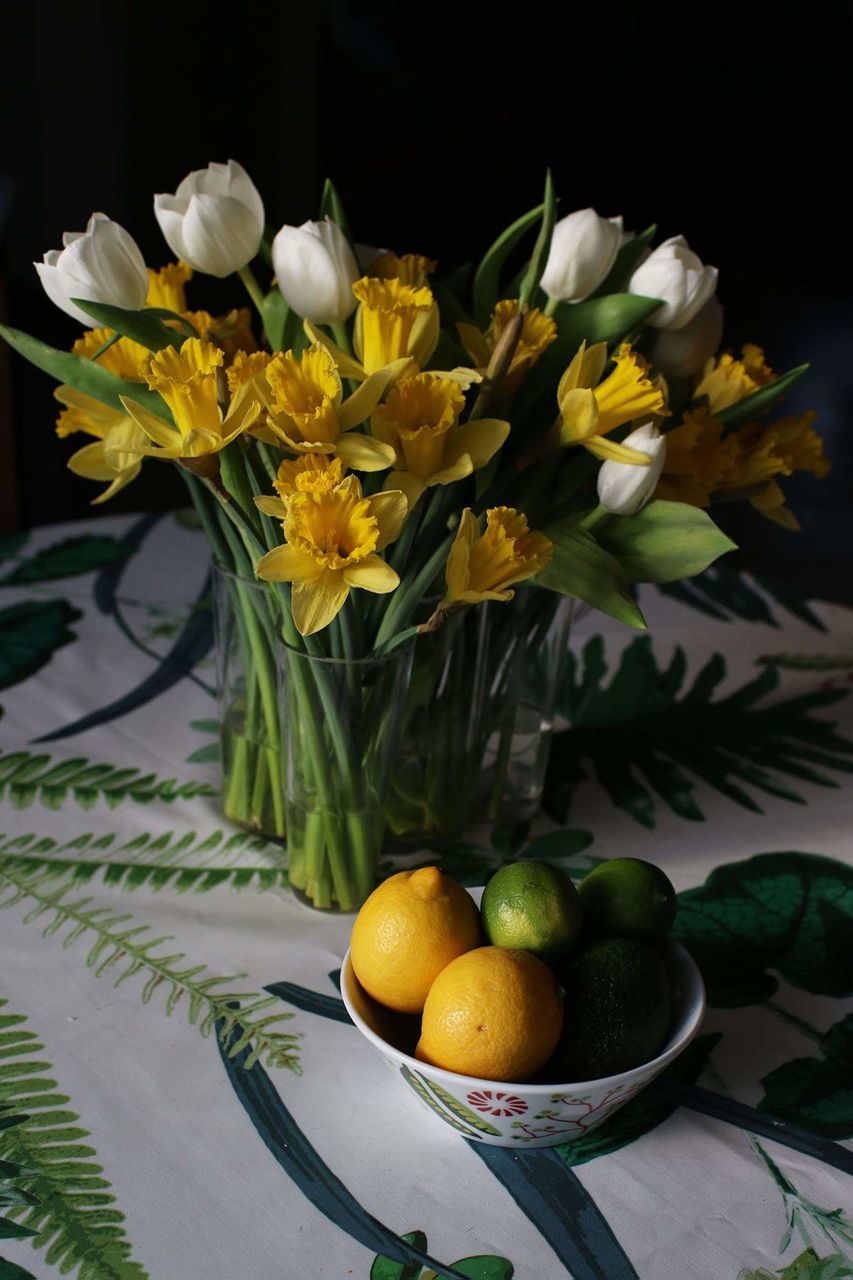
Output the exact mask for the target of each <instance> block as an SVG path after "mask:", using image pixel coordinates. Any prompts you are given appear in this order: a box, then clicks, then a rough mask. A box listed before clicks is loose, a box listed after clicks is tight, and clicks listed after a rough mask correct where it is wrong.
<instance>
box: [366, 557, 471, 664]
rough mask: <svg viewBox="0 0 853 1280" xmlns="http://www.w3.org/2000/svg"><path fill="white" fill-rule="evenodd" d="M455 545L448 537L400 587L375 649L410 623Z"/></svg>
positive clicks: (378, 635) (390, 606) (381, 626)
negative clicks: (407, 581) (405, 583)
mask: <svg viewBox="0 0 853 1280" xmlns="http://www.w3.org/2000/svg"><path fill="white" fill-rule="evenodd" d="M452 545H453V537H452V535H451V536H448V537H447V538H445V539H444V541H443V542H442V543H441V544H440V545H439V546H438V547H436V549H435V551H434V552H433V553H432V555H431V556H430V558H429V560H428V561H427V562H426V564H425V565H424V567H423V569H421V571H420V573H417V574H415V575H414V577H413V578H412V580H411V582H410V583H409V584H408V585H407V586H404V585H402V584H401V585H400V586H399V587H398V588H397V590H396V591H395V592H394V595H393V596H392V597H391V600H390V602H389V605H388V608H387V609H386V610H385V615H384V617H383V619H382V622H381V624H380V626H379V630H378V631H377V633H376V639H375V641H374V645H373V647H374V649H378V648H379V646H380V645H382V644H385V642H386V641H388V640H390V639H391V637H392V636H393V635H394V634H395V632H396V631H397V629H398V627H400V626H402V625H404V624H405V623H407V622H408V621H409V618H410V617H411V615H412V611H413V610H414V609H415V607H416V605H417V604H418V603H419V602H420V599H421V596H423V595H425V594H426V592H427V589H428V588H429V586H430V584H431V583H432V580H433V578H435V576H436V574H437V573H438V571H439V569H440V568H441V566H442V565H443V564H444V563H445V561H446V560H447V555H448V552H449V551H450V548H451V546H452Z"/></svg>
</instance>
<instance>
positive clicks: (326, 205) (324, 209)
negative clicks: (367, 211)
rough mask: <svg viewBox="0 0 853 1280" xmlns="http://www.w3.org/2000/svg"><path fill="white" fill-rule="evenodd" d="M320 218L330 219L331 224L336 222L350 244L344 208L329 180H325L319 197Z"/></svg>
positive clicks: (350, 238) (350, 237) (333, 185)
mask: <svg viewBox="0 0 853 1280" xmlns="http://www.w3.org/2000/svg"><path fill="white" fill-rule="evenodd" d="M320 217H321V218H331V220H332V222H336V223H337V224H338V226H339V227H340V229H341V231H343V233H344V235H345V236H346V238H347V240H349V241H350V243H352V236H351V234H350V228H349V221H348V219H347V215H346V213H345V212H344V206H343V204H342V202H341V198H340V196H339V195H338V192H337V188H336V187H335V184H334V183H333V182H332V179H331V178H327V179H326V181H325V182H324V183H323V194H322V196H321V197H320Z"/></svg>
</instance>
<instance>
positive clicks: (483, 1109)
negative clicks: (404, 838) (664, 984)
mask: <svg viewBox="0 0 853 1280" xmlns="http://www.w3.org/2000/svg"><path fill="white" fill-rule="evenodd" d="M481 893H482V890H474V891H473V893H472V895H471V896H472V897H474V898H475V899H476V900H477V901H479V898H480V895H481ZM667 968H668V970H669V977H670V982H671V985H672V992H673V1026H672V1031H671V1033H670V1037H669V1039H668V1041H667V1042H666V1044H665V1045H664V1047H663V1049H662V1050H661V1052H660V1053H659V1054H658V1056H657V1057H656V1058H653V1059H652V1061H651V1062H646V1063H644V1064H643V1065H642V1066H640V1067H634V1068H633V1069H632V1070H631V1071H622V1072H620V1074H619V1075H615V1076H603V1077H602V1078H601V1079H600V1080H581V1081H571V1082H568V1083H566V1084H554V1083H546V1084H504V1083H501V1082H500V1081H495V1080H480V1079H478V1078H477V1077H476V1076H463V1075H459V1074H458V1073H457V1072H455V1071H443V1070H441V1068H440V1067H432V1066H429V1065H428V1064H427V1063H425V1062H419V1061H418V1059H417V1058H415V1057H414V1056H413V1052H407V1050H412V1051H413V1050H414V1046H415V1042H416V1041H417V1036H418V1027H419V1022H420V1019H418V1018H417V1017H414V1018H413V1017H408V1016H406V1015H404V1014H395V1013H393V1012H392V1011H391V1010H389V1009H385V1008H384V1007H383V1006H382V1005H380V1004H377V1002H376V1001H375V1000H373V999H371V997H370V996H369V995H368V994H367V992H366V991H365V990H364V988H363V987H362V986H361V984H360V983H359V981H358V979H357V978H356V976H355V972H354V970H353V967H352V961H351V959H350V953H349V951H347V953H346V956H345V957H344V962H343V967H342V970H341V995H342V996H343V1000H344V1004H345V1005H346V1008H347V1012H348V1013H349V1015H350V1017H351V1018H352V1020H353V1022H354V1023H355V1025H356V1026H357V1027H358V1029H359V1031H360V1032H361V1034H362V1035H363V1036H364V1037H365V1038H366V1039H367V1040H369V1041H370V1043H371V1044H372V1045H373V1046H374V1048H375V1049H377V1050H378V1051H379V1053H381V1055H382V1057H383V1058H384V1059H385V1061H386V1063H387V1064H388V1066H389V1067H390V1068H391V1070H392V1071H393V1072H394V1073H395V1074H397V1075H398V1076H400V1078H401V1079H403V1080H404V1081H405V1082H406V1084H407V1085H408V1086H409V1088H410V1089H411V1090H412V1091H413V1093H414V1094H415V1095H416V1096H417V1097H418V1099H419V1100H420V1101H421V1102H422V1103H423V1105H424V1106H425V1107H428V1108H429V1110H430V1111H431V1112H432V1113H433V1115H436V1116H440V1117H441V1119H442V1120H443V1121H444V1122H445V1124H448V1125H450V1126H451V1127H452V1128H453V1129H455V1130H456V1131H457V1133H461V1134H462V1135H463V1137H465V1138H471V1139H473V1140H474V1141H476V1142H487V1143H489V1144H490V1145H491V1146H494V1147H519V1146H524V1147H553V1146H556V1145H557V1144H558V1143H562V1142H571V1141H572V1140H573V1139H576V1138H580V1137H582V1136H583V1135H584V1134H586V1133H590V1132H591V1131H592V1130H593V1129H596V1128H597V1127H598V1126H599V1125H600V1124H601V1123H602V1122H603V1121H604V1120H606V1119H607V1118H608V1116H611V1115H613V1113H614V1111H618V1109H619V1108H620V1107H622V1106H624V1105H625V1103H626V1102H627V1101H628V1100H629V1099H630V1098H633V1097H634V1095H635V1094H637V1093H639V1092H640V1090H641V1089H644V1088H645V1086H646V1085H647V1084H650V1083H651V1081H652V1080H654V1078H655V1076H656V1075H658V1074H659V1073H660V1072H661V1071H663V1069H664V1067H666V1066H668V1065H669V1063H670V1062H672V1061H673V1059H674V1058H677V1057H678V1055H679V1054H680V1053H682V1052H683V1050H684V1049H686V1048H687V1046H688V1044H689V1043H690V1041H691V1040H692V1039H693V1037H694V1036H695V1035H696V1033H697V1031H698V1030H699V1028H700V1026H701V1024H702V1018H703V1015H704V1013H705V987H704V984H703V982H702V977H701V974H700V973H699V970H698V968H697V966H696V963H695V961H694V960H693V959H692V958H691V957H690V956H689V955H688V953H687V952H686V951H685V950H684V948H683V947H682V946H681V945H680V943H678V942H670V943H669V950H668V955H667Z"/></svg>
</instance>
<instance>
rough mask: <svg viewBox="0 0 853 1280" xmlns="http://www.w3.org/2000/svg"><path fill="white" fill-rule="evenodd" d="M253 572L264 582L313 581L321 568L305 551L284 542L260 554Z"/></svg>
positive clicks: (320, 572) (320, 571)
mask: <svg viewBox="0 0 853 1280" xmlns="http://www.w3.org/2000/svg"><path fill="white" fill-rule="evenodd" d="M255 572H256V573H257V575H258V577H259V578H263V580H264V582H313V581H315V580H316V579H317V578H318V577H319V576H320V575H321V574H322V572H323V570H322V568H320V567H319V566H318V565H317V562H316V560H314V559H313V558H312V557H311V556H309V555H308V554H307V553H306V552H305V551H300V549H299V548H298V547H294V546H293V544H292V543H290V542H286V543H284V544H283V545H282V546H280V547H273V549H272V551H268V552H267V553H266V555H265V556H261V558H260V560H259V561H258V564H257V567H256V569H255ZM303 634H304V633H303Z"/></svg>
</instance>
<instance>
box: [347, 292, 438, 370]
mask: <svg viewBox="0 0 853 1280" xmlns="http://www.w3.org/2000/svg"><path fill="white" fill-rule="evenodd" d="M352 291H353V293H354V294H355V296H356V298H357V299H358V301H359V303H360V304H361V305H360V306H359V308H358V310H357V311H356V313H355V330H354V334H353V345H354V346H355V352H356V355H357V356H358V358H359V360H360V361H361V365H362V368H363V369H364V371H365V373H366V374H368V375H369V374H371V373H375V371H376V370H377V369H382V368H384V367H385V365H387V364H390V363H391V362H392V360H399V359H401V358H402V357H403V356H411V357H412V359H413V360H414V361H415V363H416V364H417V365H418V367H419V368H422V367H423V365H424V363H425V362H426V361H427V360H428V359H429V357H430V356H431V355H432V353H433V351H434V350H435V345H436V343H437V342H438V330H439V315H438V307H437V305H436V303H435V301H434V299H433V296H432V291H431V290H430V289H427V288H426V287H425V286H420V287H419V288H415V287H413V286H412V285H408V284H403V282H402V281H401V280H397V279H391V280H376V279H371V278H370V277H369V276H365V277H364V278H363V279H361V280H356V282H355V284H354V285H353V287H352Z"/></svg>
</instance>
